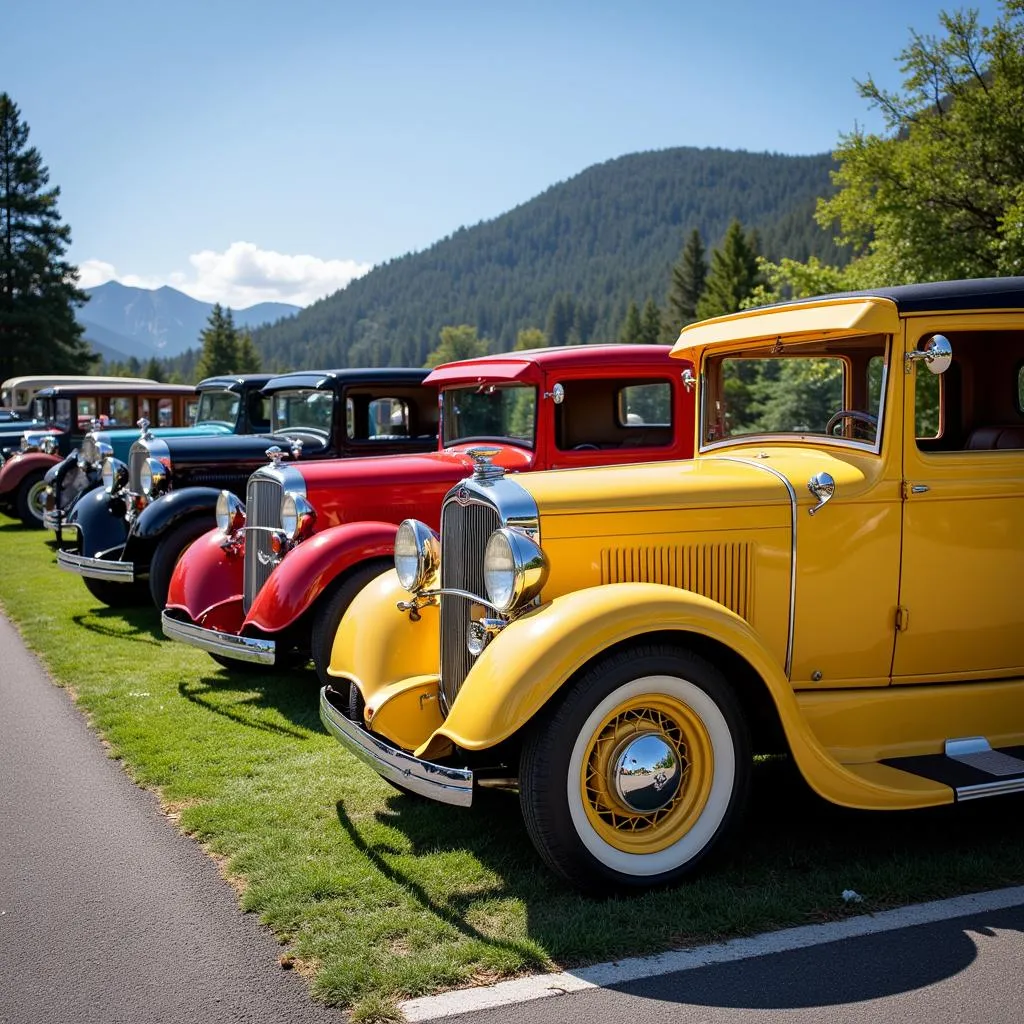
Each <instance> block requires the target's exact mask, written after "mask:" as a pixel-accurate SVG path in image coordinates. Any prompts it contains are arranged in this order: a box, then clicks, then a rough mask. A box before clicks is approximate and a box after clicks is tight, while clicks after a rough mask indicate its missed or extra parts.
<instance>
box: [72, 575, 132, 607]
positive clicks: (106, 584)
mask: <svg viewBox="0 0 1024 1024" xmlns="http://www.w3.org/2000/svg"><path fill="white" fill-rule="evenodd" d="M82 582H83V583H84V584H85V589H86V590H88V591H89V593H90V594H92V596H93V597H95V598H96V600H97V601H100V602H101V603H103V604H105V605H106V606H107V607H108V608H132V607H136V608H137V607H138V606H139V605H142V604H145V602H146V594H147V591H146V585H145V584H144V583H113V582H111V581H110V580H97V579H93V578H92V577H91V576H83V577H82Z"/></svg>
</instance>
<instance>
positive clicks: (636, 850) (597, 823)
mask: <svg viewBox="0 0 1024 1024" xmlns="http://www.w3.org/2000/svg"><path fill="white" fill-rule="evenodd" d="M750 761H751V755H750V740H749V737H748V733H747V729H746V725H745V723H744V720H743V717H742V714H741V712H740V708H739V704H738V702H737V700H736V697H735V695H734V694H733V691H732V689H731V688H730V687H729V684H728V683H727V682H726V680H725V678H724V676H723V675H722V673H721V672H720V671H719V670H718V669H717V668H715V667H714V666H713V665H712V664H710V663H709V662H708V661H705V660H704V659H703V658H701V657H699V656H698V655H695V654H693V653H691V652H689V651H685V650H678V649H676V648H672V647H666V646H660V645H659V646H640V647H633V648H629V649H626V650H622V651H619V652H617V653H615V654H612V655H609V656H608V657H606V658H602V659H601V660H600V661H598V662H596V663H595V664H594V665H593V666H592V667H591V668H590V669H588V670H587V671H585V672H584V674H583V675H582V676H581V677H580V678H579V679H578V680H577V681H576V682H575V684H573V685H572V687H571V688H570V689H569V690H568V692H567V693H566V695H565V697H564V699H563V700H562V701H561V703H560V704H558V705H557V707H556V708H555V709H554V711H553V712H552V713H551V714H549V715H547V716H545V717H544V718H542V719H540V720H539V722H538V724H537V726H536V727H535V728H534V730H533V731H532V733H531V734H529V735H528V737H527V739H526V741H525V743H524V745H523V750H522V754H521V758H520V771H519V781H520V791H519V792H520V804H521V806H522V810H523V817H524V818H525V821H526V827H527V831H528V832H529V834H530V838H531V839H532V840H533V842H534V844H535V845H536V847H537V849H538V851H539V852H540V854H541V856H542V857H543V858H544V860H545V861H546V862H547V863H548V865H549V866H550V867H551V868H553V869H554V870H555V871H556V872H557V873H558V874H560V875H561V876H562V877H563V878H565V879H566V880H567V881H569V882H571V883H572V884H573V885H575V886H577V887H579V888H581V889H584V890H589V891H599V892H607V891H608V890H609V889H635V888H639V887H648V886H655V885H664V884H666V883H669V882H673V881H676V880H677V879H679V878H682V877H683V876H685V875H687V874H689V873H690V872H692V871H693V870H694V869H695V868H696V867H697V866H698V864H700V863H701V861H703V860H704V859H705V857H706V856H707V855H708V854H709V853H710V851H711V850H712V849H713V848H714V847H716V846H717V845H719V844H720V843H721V842H722V841H723V840H724V839H725V838H726V836H727V835H728V833H729V831H730V830H731V828H732V827H733V826H734V825H735V824H736V823H737V822H738V820H739V818H740V815H741V812H742V808H743V804H744V802H745V800H746V795H747V790H748V788H749V781H750Z"/></svg>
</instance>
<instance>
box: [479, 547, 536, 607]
mask: <svg viewBox="0 0 1024 1024" xmlns="http://www.w3.org/2000/svg"><path fill="white" fill-rule="evenodd" d="M547 578H548V563H547V559H546V558H545V557H544V552H543V551H541V549H540V548H539V547H538V546H537V545H536V544H534V542H533V541H532V540H530V538H529V537H527V536H526V535H525V534H522V533H520V532H519V531H518V530H510V529H508V528H507V527H504V528H502V529H500V530H495V531H494V533H492V534H491V535H490V537H489V538H488V539H487V547H486V548H485V549H484V587H485V588H486V590H487V599H488V600H489V601H490V602H491V604H493V605H494V607H495V608H497V609H498V610H499V611H501V612H511V611H514V610H515V609H516V608H519V607H521V606H522V605H524V604H526V603H527V602H528V601H532V600H533V598H535V597H536V596H537V594H539V593H540V590H541V587H543V586H544V582H545V581H546V580H547Z"/></svg>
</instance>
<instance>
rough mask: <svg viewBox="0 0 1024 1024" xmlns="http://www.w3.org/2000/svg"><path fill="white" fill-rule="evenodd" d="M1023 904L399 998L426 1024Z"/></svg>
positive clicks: (793, 931) (757, 940)
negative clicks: (456, 1016)
mask: <svg viewBox="0 0 1024 1024" xmlns="http://www.w3.org/2000/svg"><path fill="white" fill-rule="evenodd" d="M1021 905H1024V885H1020V886H1015V887H1013V888H1010V889H997V890H995V891H993V892H980V893H975V894H973V895H970V896H956V897H954V898H952V899H948V900H936V901H935V902H933V903H916V904H914V905H912V906H909V907H901V908H899V909H898V910H886V911H883V912H881V913H879V914H863V915H861V916H859V917H848V918H844V919H843V920H842V921H833V922H830V923H828V924H811V925H804V926H802V927H799V928H786V929H785V930H784V931H778V932H767V933H765V934H763V935H752V936H750V937H749V938H745V939H733V940H731V941H730V942H723V943H716V944H714V945H711V946H700V947H698V948H696V949H681V950H676V951H674V952H671V953H659V954H658V955H657V956H644V957H635V958H633V959H630V960H618V961H612V962H610V963H605V964H595V965H594V966H593V967H583V968H580V969H579V970H576V971H561V972H559V973H558V974H535V975H531V976H529V977H526V978H515V979H513V980H512V981H502V982H499V983H498V984H496V985H488V986H487V987H485V988H465V989H458V990H456V991H454V992H444V993H442V994H441V995H437V996H423V997H421V998H419V999H409V1000H406V1001H405V1002H403V1003H399V1009H400V1010H401V1011H402V1013H403V1014H404V1015H405V1019H406V1020H407V1021H408V1022H409V1024H419V1022H421V1021H430V1020H437V1019H438V1018H440V1017H452V1016H455V1015H456V1014H459V1013H470V1012H472V1011H474V1010H489V1009H493V1008H494V1007H497V1006H508V1005H509V1004H511V1003H525V1002H529V1001H530V1000H532V999H546V998H548V997H549V996H560V995H565V994H566V993H568V992H581V991H583V990H584V989H590V988H604V987H607V986H610V985H621V984H623V983H625V982H628V981H637V980H639V979H641V978H652V977H656V976H658V975H662V974H673V973H675V972H676V971H691V970H694V969H695V968H697V967H707V966H709V965H711V964H724V963H731V962H733V961H736V960H747V959H750V958H752V957H758V956H767V955H769V954H771V953H785V952H788V951H790V950H794V949H804V948H806V947H808V946H819V945H824V944H825V943H828V942H839V941H840V940H842V939H853V938H857V937H859V936H861V935H875V934H878V933H880V932H891V931H896V930H897V929H900V928H912V927H914V926H915V925H922V924H933V923H934V922H936V921H948V920H951V919H953V918H957V917H966V916H967V915H969V914H978V913H984V912H985V911H992V910H1005V909H1006V908H1007V907H1016V906H1021Z"/></svg>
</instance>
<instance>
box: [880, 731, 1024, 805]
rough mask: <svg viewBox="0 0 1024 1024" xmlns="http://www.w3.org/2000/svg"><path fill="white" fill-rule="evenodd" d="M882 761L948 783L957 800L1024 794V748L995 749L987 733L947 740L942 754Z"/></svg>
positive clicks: (902, 769) (905, 770)
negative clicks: (986, 737)
mask: <svg viewBox="0 0 1024 1024" xmlns="http://www.w3.org/2000/svg"><path fill="white" fill-rule="evenodd" d="M882 764H886V765H888V766H889V767H890V768H898V769H899V770H900V771H904V772H910V773H911V774H912V775H919V776H921V777H922V778H925V779H930V780H931V781H933V782H939V783H942V784H943V785H946V786H949V788H950V789H952V790H953V792H954V794H955V795H956V799H957V801H958V802H959V801H963V800H980V799H981V798H982V797H987V796H1003V795H1004V794H1007V793H1024V747H1009V748H1007V749H1005V750H993V749H992V747H991V746H990V745H989V742H988V740H986V739H985V737H984V736H965V737H963V738H960V739H955V740H946V743H945V751H944V753H942V754H924V755H922V756H918V757H896V758H891V759H887V760H885V761H883V762H882Z"/></svg>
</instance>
